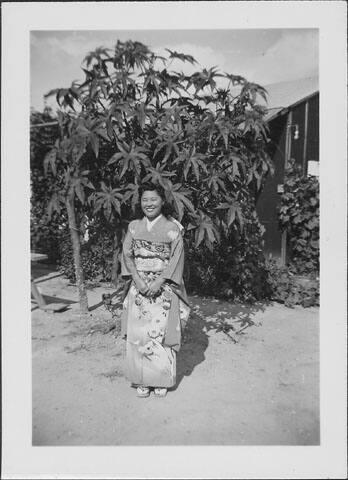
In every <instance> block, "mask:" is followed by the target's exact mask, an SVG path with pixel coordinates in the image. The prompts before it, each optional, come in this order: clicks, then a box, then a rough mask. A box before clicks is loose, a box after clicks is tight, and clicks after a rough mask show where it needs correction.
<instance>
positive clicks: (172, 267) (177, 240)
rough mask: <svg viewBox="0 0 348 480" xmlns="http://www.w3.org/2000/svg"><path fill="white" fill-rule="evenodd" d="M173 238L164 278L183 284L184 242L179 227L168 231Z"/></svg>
mask: <svg viewBox="0 0 348 480" xmlns="http://www.w3.org/2000/svg"><path fill="white" fill-rule="evenodd" d="M168 235H169V237H170V238H171V240H172V241H171V255H170V259H169V263H168V265H167V266H166V268H165V269H164V270H163V272H162V275H161V276H162V278H164V279H165V280H169V281H170V282H173V283H175V284H176V285H177V286H180V285H181V284H182V277H183V273H184V242H183V239H182V236H181V234H180V231H179V229H178V228H177V227H175V229H173V230H171V231H170V232H168Z"/></svg>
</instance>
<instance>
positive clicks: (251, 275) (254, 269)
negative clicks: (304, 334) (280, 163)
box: [187, 200, 271, 302]
mask: <svg viewBox="0 0 348 480" xmlns="http://www.w3.org/2000/svg"><path fill="white" fill-rule="evenodd" d="M243 216H244V224H243V228H242V230H239V229H233V231H232V232H231V233H230V234H228V235H227V236H225V237H223V238H222V239H221V242H220V243H219V245H218V246H216V247H215V248H214V249H213V251H210V250H209V249H207V248H204V247H200V248H198V249H196V248H195V247H194V245H192V244H191V245H190V246H189V248H188V255H187V260H188V262H187V263H188V267H187V270H188V272H187V277H188V286H189V289H191V290H192V291H195V292H198V293H204V294H210V295H214V296H217V297H222V298H228V299H231V300H236V301H246V302H252V301H255V300H262V299H266V298H269V297H270V295H271V285H270V283H269V274H268V271H267V268H266V262H265V258H264V254H263V249H262V246H263V242H262V234H263V227H262V225H261V224H260V223H259V221H258V218H257V215H256V212H255V210H254V209H253V207H252V202H251V201H250V200H249V201H248V202H245V205H244V208H243Z"/></svg>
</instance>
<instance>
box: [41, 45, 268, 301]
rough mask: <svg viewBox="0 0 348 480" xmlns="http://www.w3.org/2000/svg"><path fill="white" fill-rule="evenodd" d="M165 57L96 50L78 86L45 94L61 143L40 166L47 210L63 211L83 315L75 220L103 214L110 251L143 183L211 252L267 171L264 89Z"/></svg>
mask: <svg viewBox="0 0 348 480" xmlns="http://www.w3.org/2000/svg"><path fill="white" fill-rule="evenodd" d="M167 51H168V54H169V55H168V58H163V57H159V56H158V55H155V54H154V53H153V52H152V51H151V50H150V49H149V48H148V47H147V46H145V45H143V44H142V43H139V42H133V41H127V42H120V41H118V42H117V44H116V46H115V49H114V50H110V49H106V48H103V47H100V48H97V49H96V50H95V51H93V52H90V53H89V54H88V55H87V56H86V58H85V60H84V63H85V68H83V72H84V74H85V80H84V81H83V82H81V83H76V82H75V83H73V84H72V85H71V87H70V88H58V89H55V90H52V91H51V92H49V93H48V96H50V95H55V96H56V100H57V103H58V105H59V107H60V110H59V112H58V120H59V126H60V138H59V140H57V142H56V144H55V146H54V148H53V149H52V150H51V151H50V152H49V153H48V154H47V157H46V160H45V164H46V165H47V167H48V168H49V169H50V171H51V172H52V174H53V175H55V176H56V177H57V179H58V182H57V185H59V186H60V190H59V192H58V193H57V195H56V197H54V199H53V200H52V203H51V207H52V208H54V209H55V208H61V205H62V204H63V202H64V205H65V208H66V211H67V212H68V218H69V226H70V230H71V239H72V244H73V250H74V262H75V270H76V280H77V284H78V286H79V292H80V303H81V308H83V309H86V308H87V304H86V297H85V290H84V287H83V272H82V269H81V262H80V233H81V230H82V229H83V220H82V219H83V218H88V217H89V218H90V219H91V217H93V215H95V214H98V215H102V216H103V217H104V218H105V220H106V221H107V222H109V223H112V224H113V225H114V227H115V230H116V232H117V233H116V237H117V239H118V244H119V243H120V241H121V239H122V236H123V233H124V229H125V227H126V224H127V219H129V218H130V217H131V216H132V214H134V211H135V206H136V203H137V201H138V192H139V190H138V189H139V185H140V183H141V182H142V181H144V180H151V181H153V182H157V183H159V184H161V185H162V186H163V187H164V188H165V191H166V197H167V200H168V202H169V203H170V204H171V205H172V206H173V209H174V211H175V212H176V216H177V217H178V219H179V220H180V221H182V222H183V223H184V225H185V226H186V227H187V231H188V239H189V241H191V242H194V244H195V245H196V246H200V245H204V246H205V247H206V248H208V249H209V250H210V251H212V250H213V249H214V248H215V246H216V245H218V244H219V243H220V242H221V239H222V238H228V236H229V234H230V232H231V231H233V230H237V231H241V230H242V229H243V208H244V207H243V205H245V203H246V202H247V203H248V204H249V203H250V202H253V199H254V198H255V192H257V191H258V190H259V189H260V188H261V187H262V182H263V179H264V178H265V176H266V175H267V174H268V173H269V172H270V171H271V170H272V166H271V163H270V160H269V157H268V155H267V153H266V148H265V147H266V140H267V132H266V127H265V124H264V121H263V116H264V113H265V109H264V108H263V107H261V106H260V105H259V104H258V98H259V96H261V97H262V98H264V99H265V98H266V91H265V89H264V88H263V87H261V86H260V85H257V84H255V83H250V82H248V81H247V80H246V79H245V78H243V77H241V76H237V75H232V74H230V73H223V72H220V71H218V69H217V68H216V67H214V68H211V69H203V70H201V71H197V72H195V73H194V74H192V75H185V74H183V73H182V72H177V71H173V70H170V64H171V62H172V61H173V60H176V61H181V62H189V63H191V64H196V61H195V59H194V58H193V57H192V56H190V55H185V54H183V53H178V52H173V51H171V50H167ZM101 150H103V154H102V155H101ZM58 165H59V167H58ZM77 212H79V214H80V215H77ZM78 218H80V221H78Z"/></svg>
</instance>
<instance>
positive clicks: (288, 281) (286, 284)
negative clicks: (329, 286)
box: [267, 260, 319, 307]
mask: <svg viewBox="0 0 348 480" xmlns="http://www.w3.org/2000/svg"><path fill="white" fill-rule="evenodd" d="M267 268H268V272H269V277H268V281H269V284H270V286H271V290H272V294H271V298H272V299H273V300H276V301H279V302H282V303H284V305H286V306H287V307H293V306H294V305H302V306H303V307H311V306H318V305H319V281H318V280H317V278H314V277H313V278H299V276H298V275H295V274H294V273H293V272H292V271H291V270H290V269H289V268H288V267H286V266H284V267H281V266H279V265H278V264H277V262H276V261H274V260H273V261H269V262H268V264H267Z"/></svg>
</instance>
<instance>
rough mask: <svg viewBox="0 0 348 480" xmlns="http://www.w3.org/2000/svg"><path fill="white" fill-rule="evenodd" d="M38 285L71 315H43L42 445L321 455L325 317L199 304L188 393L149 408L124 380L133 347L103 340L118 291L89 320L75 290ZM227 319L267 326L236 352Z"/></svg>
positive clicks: (49, 276)
mask: <svg viewBox="0 0 348 480" xmlns="http://www.w3.org/2000/svg"><path fill="white" fill-rule="evenodd" d="M33 273H34V276H35V277H36V279H37V280H36V281H37V282H38V287H39V288H40V290H41V292H42V293H43V294H44V295H45V297H46V299H47V300H48V302H61V301H66V300H68V301H69V303H70V305H69V309H68V310H66V311H65V312H63V313H47V312H44V311H41V310H39V309H37V308H36V307H35V305H34V304H32V353H33V357H32V372H33V377H32V380H33V382H32V385H33V445H66V446H68V445H81V446H82V445H317V444H319V442H320V439H319V310H318V308H308V309H304V308H302V307H296V308H294V309H289V308H286V307H284V306H282V305H280V304H277V303H275V304H269V305H266V304H257V305H254V306H253V307H251V308H250V307H246V306H244V305H236V304H231V303H228V302H223V301H217V300H214V299H211V298H200V297H190V301H191V306H192V308H193V313H192V315H191V318H190V320H189V323H188V325H187V328H186V330H185V335H184V344H183V346H182V348H181V351H180V352H179V355H178V362H177V386H176V388H175V389H174V390H172V391H170V392H168V395H167V397H165V398H163V399H160V398H155V397H154V396H153V394H152V395H151V396H150V397H149V398H145V399H141V398H137V397H136V395H135V390H134V389H133V388H131V387H130V385H129V383H128V381H127V380H126V379H125V377H124V369H125V365H124V351H125V344H124V341H123V340H121V339H120V338H119V337H117V336H116V335H115V331H111V332H109V333H103V332H105V330H106V329H107V327H108V326H109V325H111V324H112V317H111V314H110V313H108V312H107V311H106V310H105V308H104V307H103V306H100V300H101V295H102V293H107V292H109V293H110V292H112V290H111V289H108V288H107V287H105V288H101V287H98V288H95V289H93V290H89V292H88V297H89V305H90V306H92V311H91V313H90V314H89V315H88V316H85V317H82V316H80V315H79V313H78V308H77V304H76V299H77V294H76V289H75V287H74V286H71V285H69V282H68V280H67V279H65V278H64V277H62V276H59V275H57V273H56V272H52V271H51V270H50V269H49V267H46V266H36V267H35V268H34V269H33ZM98 305H99V306H98ZM219 319H224V320H225V321H226V322H227V323H231V322H232V324H233V325H234V326H235V328H239V327H240V325H244V323H242V322H245V321H246V320H252V321H253V322H255V325H253V326H250V327H248V328H246V329H245V330H244V331H243V332H242V333H241V334H239V335H238V342H237V343H234V341H233V340H232V339H231V338H229V337H228V335H226V334H225V333H224V332H222V331H220V332H216V326H217V322H218V320H219Z"/></svg>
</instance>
